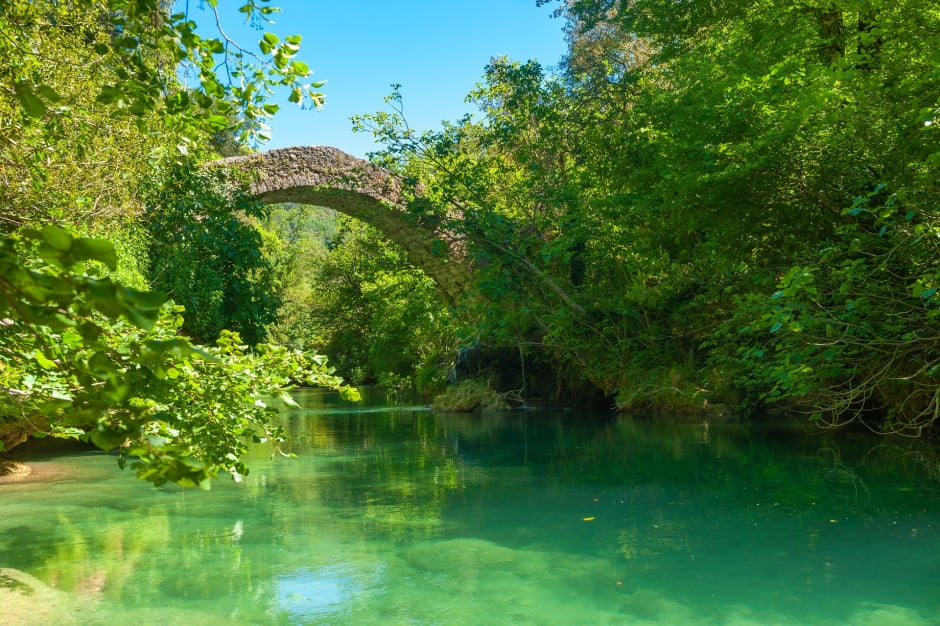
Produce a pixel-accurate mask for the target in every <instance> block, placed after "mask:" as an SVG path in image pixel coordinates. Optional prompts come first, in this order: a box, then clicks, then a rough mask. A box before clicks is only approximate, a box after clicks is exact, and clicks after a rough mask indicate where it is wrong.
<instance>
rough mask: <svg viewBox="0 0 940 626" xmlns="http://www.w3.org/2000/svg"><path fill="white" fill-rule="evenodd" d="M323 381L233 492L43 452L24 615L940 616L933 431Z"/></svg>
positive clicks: (442, 618)
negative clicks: (449, 411) (462, 407)
mask: <svg viewBox="0 0 940 626" xmlns="http://www.w3.org/2000/svg"><path fill="white" fill-rule="evenodd" d="M301 400H302V404H303V405H304V406H305V407H307V409H306V410H304V411H298V412H294V413H291V414H287V415H285V416H284V425H285V427H286V428H287V430H288V431H289V432H290V434H291V435H292V443H291V451H292V452H295V453H296V454H297V455H298V456H297V458H294V459H288V458H283V457H274V458H272V457H271V456H270V454H269V452H270V451H268V450H263V449H259V450H258V451H257V454H256V455H255V456H254V458H253V459H252V462H251V467H252V472H251V473H250V474H249V475H248V476H247V477H246V478H245V481H244V482H243V483H242V484H234V483H232V482H230V481H228V480H222V481H218V482H217V484H216V485H215V486H214V487H213V490H212V491H211V492H210V493H204V492H200V491H194V490H183V489H180V488H176V487H161V488H153V487H151V486H149V485H148V484H145V483H139V482H137V481H135V480H134V479H133V477H132V476H131V475H130V474H128V473H122V472H120V471H119V470H117V468H116V466H115V463H114V459H113V458H111V457H110V456H108V455H105V454H98V453H84V454H70V455H58V456H44V457H39V458H35V459H32V460H31V461H30V462H31V463H33V464H34V466H35V468H36V470H35V471H36V472H37V474H39V473H44V474H46V475H47V476H48V477H49V478H50V479H52V480H49V481H46V482H33V483H25V484H16V485H3V486H0V599H2V601H0V624H17V625H19V624H51V623H56V624H109V625H115V624H118V625H120V624H141V625H143V624H187V625H189V626H196V625H201V624H354V625H359V624H409V625H411V624H417V625H438V624H439V625H448V624H487V625H488V624H625V625H634V624H635V625H644V626H653V625H674V624H689V625H706V624H727V625H736V626H743V625H746V624H788V625H789V624H793V625H796V624H827V625H828V624H833V625H835V624H851V625H853V626H854V625H861V626H868V625H870V626H876V625H877V626H884V625H887V626H891V625H902V624H903V625H922V624H940V593H938V591H940V458H938V455H937V454H936V452H935V450H934V449H933V448H931V447H930V446H927V445H925V444H923V443H916V442H907V441H897V440H893V439H879V438H873V437H869V436H864V435H860V434H851V435H850V434H848V433H842V434H828V435H827V434H820V433H817V432H813V431H803V430H801V429H792V428H790V429H782V428H780V429H770V428H766V427H763V428H760V427H747V426H742V425H733V424H732V425H719V424H706V423H705V422H693V423H685V424H681V425H667V424H664V423H661V421H656V420H648V419H640V418H626V417H608V418H603V419H590V420H589V419H587V417H586V416H584V415H579V414H578V413H577V412H574V411H569V412H535V411H533V412H519V413H512V414H496V415H483V416H480V415H473V416H467V415H462V416H461V415H456V416H434V415H432V414H431V413H429V412H427V411H424V410H421V409H417V408H414V409H407V408H406V409H387V408H381V407H365V408H360V409H357V410H354V411H353V412H350V411H349V410H348V409H347V408H344V407H342V406H340V402H339V401H338V400H336V399H335V398H334V397H332V396H330V395H328V394H323V393H316V392H312V393H310V394H306V395H305V396H304V397H302V398H301Z"/></svg>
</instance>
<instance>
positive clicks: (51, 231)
mask: <svg viewBox="0 0 940 626" xmlns="http://www.w3.org/2000/svg"><path fill="white" fill-rule="evenodd" d="M41 233H42V240H43V241H44V242H46V244H48V245H49V247H50V248H53V249H54V250H58V251H59V252H68V251H69V249H70V248H71V247H72V242H73V241H74V238H73V237H72V235H70V234H69V232H68V231H67V230H65V229H64V228H62V227H61V226H55V225H49V226H45V227H44V228H43V229H42V231H41Z"/></svg>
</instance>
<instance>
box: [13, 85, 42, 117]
mask: <svg viewBox="0 0 940 626" xmlns="http://www.w3.org/2000/svg"><path fill="white" fill-rule="evenodd" d="M13 90H14V92H15V93H16V99H17V100H18V101H19V103H20V106H22V107H23V110H24V111H26V115H28V116H30V117H42V116H43V115H45V114H46V110H47V107H46V104H45V103H44V102H43V101H42V100H40V99H39V96H37V95H36V92H35V91H33V90H32V88H31V87H30V86H29V85H27V84H26V83H17V84H16V85H15V86H14V88H13Z"/></svg>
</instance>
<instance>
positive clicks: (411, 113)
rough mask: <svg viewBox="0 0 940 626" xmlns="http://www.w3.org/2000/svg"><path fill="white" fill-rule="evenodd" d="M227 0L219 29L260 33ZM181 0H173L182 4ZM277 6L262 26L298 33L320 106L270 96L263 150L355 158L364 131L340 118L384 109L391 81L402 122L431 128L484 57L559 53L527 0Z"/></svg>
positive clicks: (542, 11)
mask: <svg viewBox="0 0 940 626" xmlns="http://www.w3.org/2000/svg"><path fill="white" fill-rule="evenodd" d="M237 4H240V3H236V2H234V1H233V0H222V2H220V3H219V5H220V8H221V9H222V11H223V12H225V11H226V10H227V18H228V19H227V22H231V23H227V24H226V30H227V31H228V32H229V35H231V36H232V37H233V38H235V39H237V40H238V41H239V42H246V43H247V42H250V43H252V44H253V43H254V41H255V40H257V39H258V38H259V37H260V35H259V32H258V31H254V30H251V29H250V28H248V27H244V28H242V27H240V26H238V24H240V21H239V18H240V17H241V16H240V15H239V14H238V13H237V12H236V11H235V8H236V6H237ZM185 5H186V1H185V0H177V4H176V8H177V10H182V9H183V7H184V6H185ZM199 5H200V0H189V7H190V13H191V16H193V17H194V18H195V19H196V20H197V22H199V23H200V24H203V23H205V24H207V25H208V24H209V13H208V11H205V10H199ZM272 5H274V6H278V7H280V8H281V9H282V11H281V13H278V14H276V15H274V20H275V22H276V23H275V24H273V25H269V26H268V27H267V30H271V31H272V32H274V33H276V34H278V35H280V36H282V37H283V36H286V35H292V34H300V35H302V36H303V52H302V53H301V57H300V58H302V59H303V60H304V61H306V62H307V63H308V64H309V65H310V67H311V68H312V69H313V70H314V77H313V79H314V80H325V81H327V84H326V85H325V86H324V87H323V91H324V92H325V93H326V106H324V108H323V109H322V110H320V111H306V110H301V109H300V108H299V107H297V105H294V104H291V103H288V102H287V101H286V94H284V95H282V96H281V97H279V98H277V99H276V100H275V101H277V102H279V103H280V104H281V111H280V112H279V113H278V114H277V115H276V116H275V117H274V119H273V120H272V122H271V128H272V131H273V132H272V138H271V141H270V142H268V144H267V146H265V147H267V148H280V147H284V146H292V145H330V146H335V147H337V148H340V149H341V150H345V151H346V152H349V153H351V154H354V155H356V156H360V157H364V156H365V155H366V153H367V152H368V151H370V150H373V149H375V145H374V144H373V142H372V138H371V137H370V136H368V135H366V134H354V133H353V132H352V128H351V126H352V125H351V123H350V122H349V117H350V116H351V115H355V114H361V113H373V112H375V111H379V110H388V109H387V105H386V104H385V103H384V102H383V98H384V97H385V96H386V95H388V94H389V93H390V92H391V85H392V84H393V83H399V84H401V91H402V95H403V98H404V112H405V116H406V118H407V119H408V122H409V124H410V125H411V127H412V128H416V129H419V130H427V129H433V128H438V127H439V126H440V122H441V120H456V119H457V118H459V117H460V116H461V115H463V114H464V113H467V112H470V111H472V106H471V105H469V104H467V103H465V102H464V97H465V96H466V94H467V93H468V92H469V91H470V90H471V89H472V88H473V86H474V85H475V84H476V83H477V82H479V81H480V79H481V77H482V75H483V68H484V67H485V66H486V64H487V63H488V62H489V60H490V58H491V57H494V56H501V55H506V56H509V57H510V58H512V59H515V60H518V61H525V60H528V59H538V60H539V61H540V62H541V63H542V64H543V65H545V66H554V65H557V63H558V62H559V60H560V59H561V56H562V54H563V53H564V51H565V38H564V33H563V32H562V27H563V25H564V24H563V22H562V21H561V20H559V19H552V17H551V11H552V7H551V6H547V7H537V6H535V0H397V1H396V0H384V1H383V0H272Z"/></svg>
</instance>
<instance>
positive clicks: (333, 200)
mask: <svg viewBox="0 0 940 626" xmlns="http://www.w3.org/2000/svg"><path fill="white" fill-rule="evenodd" d="M213 165H221V166H223V167H230V168H233V169H235V170H241V171H246V172H248V173H249V174H250V181H251V183H250V185H251V187H250V190H251V193H252V195H253V196H254V197H256V198H257V199H258V200H259V201H261V202H263V203H265V204H279V203H295V204H309V205H316V206H324V207H329V208H331V209H333V210H335V211H339V212H340V213H344V214H346V215H349V216H351V217H355V218H356V219H359V220H362V221H363V222H366V223H367V224H370V225H371V226H374V227H375V228H377V229H378V230H379V231H381V232H382V233H383V234H384V235H385V236H386V237H388V238H389V239H390V240H391V241H394V242H395V243H397V244H398V245H400V246H401V247H402V248H404V250H405V251H406V252H407V254H408V257H409V259H410V260H411V262H412V263H413V264H414V265H415V266H417V267H420V268H421V269H422V270H424V272H425V273H426V274H427V275H428V276H430V277H431V278H432V279H433V280H434V282H435V283H436V285H437V288H438V291H439V292H440V293H441V295H442V296H443V297H444V299H445V300H446V301H447V302H448V304H451V305H453V304H456V302H457V301H458V300H459V298H460V297H461V296H462V295H463V294H464V293H466V291H467V288H468V286H469V284H470V269H469V266H468V265H467V263H466V262H465V260H464V259H462V258H460V257H459V256H458V255H454V254H452V249H453V244H454V241H453V237H452V236H450V235H449V234H448V233H447V232H445V231H443V230H441V229H440V228H437V227H435V226H434V225H433V224H430V223H428V222H426V221H423V220H421V219H417V218H416V217H415V216H413V215H411V214H409V213H408V211H407V207H406V204H405V201H404V200H403V198H402V193H401V180H400V179H399V178H398V177H397V176H395V175H393V174H392V173H390V172H389V171H387V170H384V169H382V168H380V167H376V166H375V165H372V164H371V163H369V162H368V161H364V160H362V159H358V158H356V157H354V156H351V155H349V154H346V153H345V152H343V151H342V150H338V149H336V148H332V147H329V146H305V147H295V148H281V149H278V150H269V151H267V152H261V153H259V154H252V155H248V156H238V157H229V158H226V159H221V160H220V161H216V162H214V163H213Z"/></svg>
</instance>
